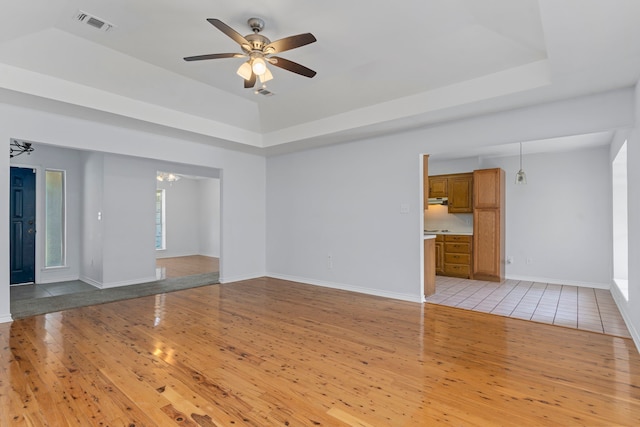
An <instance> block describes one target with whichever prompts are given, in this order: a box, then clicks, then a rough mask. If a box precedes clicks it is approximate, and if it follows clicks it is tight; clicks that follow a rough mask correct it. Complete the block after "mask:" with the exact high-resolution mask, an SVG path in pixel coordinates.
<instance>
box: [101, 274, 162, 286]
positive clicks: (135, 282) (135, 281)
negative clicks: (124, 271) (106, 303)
mask: <svg viewBox="0 0 640 427" xmlns="http://www.w3.org/2000/svg"><path fill="white" fill-rule="evenodd" d="M157 280H158V278H157V277H156V276H147V277H141V278H139V279H132V280H123V281H121V282H110V283H102V284H101V285H100V289H109V288H119V287H121V286H129V285H139V284H141V283H149V282H155V281H157Z"/></svg>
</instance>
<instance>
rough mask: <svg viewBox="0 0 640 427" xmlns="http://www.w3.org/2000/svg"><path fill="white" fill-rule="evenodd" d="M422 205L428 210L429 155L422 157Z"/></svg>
mask: <svg viewBox="0 0 640 427" xmlns="http://www.w3.org/2000/svg"><path fill="white" fill-rule="evenodd" d="M422 203H423V206H424V209H429V155H428V154H425V155H423V156H422Z"/></svg>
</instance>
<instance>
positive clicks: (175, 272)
mask: <svg viewBox="0 0 640 427" xmlns="http://www.w3.org/2000/svg"><path fill="white" fill-rule="evenodd" d="M217 271H220V259H219V258H214V257H208V256H204V255H189V256H180V257H172V258H158V259H156V278H157V279H175V278H176V277H184V276H190V275H192V274H200V273H212V272H217Z"/></svg>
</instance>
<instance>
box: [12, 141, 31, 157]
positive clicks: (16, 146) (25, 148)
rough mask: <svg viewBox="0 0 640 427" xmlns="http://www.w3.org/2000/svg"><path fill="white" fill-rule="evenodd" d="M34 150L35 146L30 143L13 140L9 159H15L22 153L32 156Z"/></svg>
mask: <svg viewBox="0 0 640 427" xmlns="http://www.w3.org/2000/svg"><path fill="white" fill-rule="evenodd" d="M33 150H34V148H33V146H32V145H31V143H30V142H24V141H18V140H17V139H12V140H11V144H9V158H10V159H11V158H13V157H15V156H19V155H20V154H22V153H27V154H31V152H32V151H33Z"/></svg>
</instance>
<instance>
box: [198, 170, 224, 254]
mask: <svg viewBox="0 0 640 427" xmlns="http://www.w3.org/2000/svg"><path fill="white" fill-rule="evenodd" d="M198 184H199V185H200V201H201V203H200V211H199V224H200V226H201V232H200V252H199V253H200V254H201V255H206V256H210V257H214V258H219V257H220V180H219V179H202V180H199V181H198Z"/></svg>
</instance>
